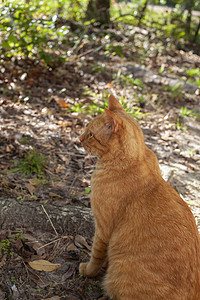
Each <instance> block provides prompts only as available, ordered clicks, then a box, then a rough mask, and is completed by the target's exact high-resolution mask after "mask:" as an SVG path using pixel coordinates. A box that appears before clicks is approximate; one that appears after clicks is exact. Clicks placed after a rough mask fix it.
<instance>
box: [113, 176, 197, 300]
mask: <svg viewBox="0 0 200 300" xmlns="http://www.w3.org/2000/svg"><path fill="white" fill-rule="evenodd" d="M123 214H124V215H123V216H121V218H119V219H118V220H119V222H118V226H116V231H115V232H113V236H112V237H111V240H110V246H109V260H110V262H111V263H110V272H109V271H108V275H107V280H108V278H109V274H114V273H113V272H114V270H115V272H116V273H115V274H117V273H118V274H119V273H120V269H124V270H126V272H125V274H128V276H127V275H125V274H124V275H122V277H124V278H121V279H120V280H121V281H124V282H125V281H126V279H128V278H129V284H130V280H131V286H132V287H131V290H130V291H129V292H130V295H131V297H132V298H128V297H127V299H137V300H139V299H145V300H146V299H166V300H167V299H171V300H172V299H173V300H185V299H187V300H198V299H200V241H199V234H198V230H197V228H196V225H195V220H194V217H193V215H192V213H191V211H190V209H189V208H188V206H187V204H186V203H185V202H184V201H183V200H182V199H181V198H180V197H179V195H178V194H177V193H176V191H175V190H174V189H173V188H172V187H171V186H170V185H168V184H167V183H166V182H165V181H164V180H160V182H159V184H157V185H155V186H154V188H152V189H149V192H148V194H143V196H142V198H141V196H139V197H138V199H134V201H132V202H131V201H130V202H129V204H128V205H127V207H126V209H125V210H124V212H123ZM116 262H117V263H116ZM112 268H113V269H112ZM112 276H113V275H112ZM117 278H118V280H119V276H118V277H117ZM110 279H111V278H110ZM112 280H114V278H112ZM113 282H114V281H113ZM129 284H128V286H129ZM128 286H127V290H128ZM127 295H128V294H127ZM119 299H126V298H124V297H122V298H119Z"/></svg>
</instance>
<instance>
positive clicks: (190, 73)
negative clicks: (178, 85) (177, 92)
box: [186, 68, 200, 77]
mask: <svg viewBox="0 0 200 300" xmlns="http://www.w3.org/2000/svg"><path fill="white" fill-rule="evenodd" d="M186 74H187V75H188V76H190V77H194V76H198V77H200V68H196V69H189V70H188V71H187V72H186Z"/></svg>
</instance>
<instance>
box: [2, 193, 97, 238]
mask: <svg viewBox="0 0 200 300" xmlns="http://www.w3.org/2000/svg"><path fill="white" fill-rule="evenodd" d="M44 207H45V210H46V212H47V214H48V216H49V218H50V220H51V222H52V224H53V226H54V227H55V230H56V231H57V232H58V233H59V234H62V233H64V232H67V233H68V234H81V235H87V236H88V235H89V236H90V237H92V236H93V232H94V231H93V217H92V213H91V209H89V208H86V207H84V208H82V207H78V206H71V205H65V206H63V205H55V204H45V205H44ZM49 218H48V217H47V215H46V213H45V211H44V210H43V208H42V205H41V203H37V202H20V201H17V200H15V199H2V198H0V228H1V230H15V231H16V230H17V229H23V230H26V229H28V230H31V231H32V232H36V231H38V230H39V231H42V232H53V231H54V229H53V226H52V225H51V223H50V220H49Z"/></svg>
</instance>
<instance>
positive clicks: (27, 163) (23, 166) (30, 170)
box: [8, 148, 46, 177]
mask: <svg viewBox="0 0 200 300" xmlns="http://www.w3.org/2000/svg"><path fill="white" fill-rule="evenodd" d="M16 163H17V165H16V167H15V168H14V169H12V170H10V171H8V173H14V172H20V173H21V174H22V175H23V176H30V175H32V174H36V175H37V176H38V177H40V176H41V175H42V174H43V170H44V167H45V163H46V158H45V156H44V154H42V153H38V152H37V150H36V149H35V148H33V149H30V150H29V152H28V153H27V154H25V158H24V160H23V161H16Z"/></svg>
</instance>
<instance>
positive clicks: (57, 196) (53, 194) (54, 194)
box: [49, 192, 63, 198]
mask: <svg viewBox="0 0 200 300" xmlns="http://www.w3.org/2000/svg"><path fill="white" fill-rule="evenodd" d="M49 196H50V197H52V198H63V197H62V196H60V195H58V194H56V193H53V192H49Z"/></svg>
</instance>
